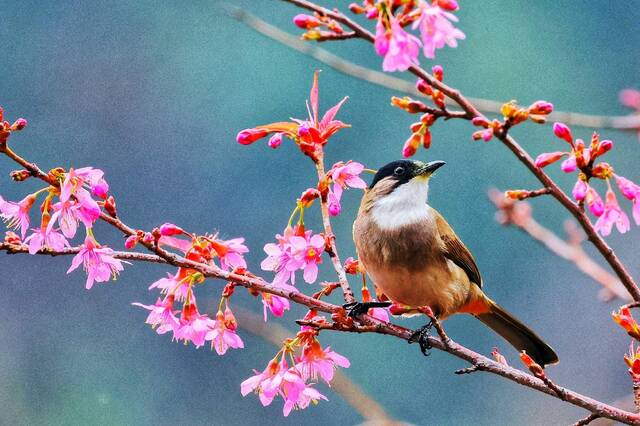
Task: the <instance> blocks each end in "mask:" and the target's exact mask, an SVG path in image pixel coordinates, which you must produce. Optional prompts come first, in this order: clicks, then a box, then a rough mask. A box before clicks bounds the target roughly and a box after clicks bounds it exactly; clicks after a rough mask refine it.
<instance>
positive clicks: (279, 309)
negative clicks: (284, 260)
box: [260, 284, 295, 322]
mask: <svg viewBox="0 0 640 426" xmlns="http://www.w3.org/2000/svg"><path fill="white" fill-rule="evenodd" d="M282 286H285V287H288V288H290V289H291V290H295V287H293V286H289V285H287V284H280V285H279V287H282ZM260 294H261V295H262V305H263V306H264V309H263V311H264V322H267V311H271V313H272V314H273V316H274V317H281V316H283V315H284V311H288V310H289V309H290V307H291V305H290V303H289V299H287V298H284V297H280V296H276V295H275V294H270V293H260Z"/></svg>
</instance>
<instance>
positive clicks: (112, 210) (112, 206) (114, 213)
mask: <svg viewBox="0 0 640 426" xmlns="http://www.w3.org/2000/svg"><path fill="white" fill-rule="evenodd" d="M104 209H105V210H106V211H107V213H109V215H110V216H111V217H118V210H117V208H116V199H115V198H113V195H111V196H110V197H109V198H107V199H106V200H105V202H104Z"/></svg>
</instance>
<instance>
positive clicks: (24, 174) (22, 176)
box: [9, 170, 31, 182]
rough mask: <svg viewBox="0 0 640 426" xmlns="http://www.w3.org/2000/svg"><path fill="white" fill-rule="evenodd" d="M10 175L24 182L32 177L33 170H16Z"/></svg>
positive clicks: (17, 180) (15, 179)
mask: <svg viewBox="0 0 640 426" xmlns="http://www.w3.org/2000/svg"><path fill="white" fill-rule="evenodd" d="M9 175H10V176H11V179H13V180H14V181H16V182H22V181H25V180H27V179H29V178H30V177H31V172H30V171H29V170H14V171H12V172H11V173H10V174H9Z"/></svg>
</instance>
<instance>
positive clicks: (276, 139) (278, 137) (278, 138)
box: [267, 132, 284, 149]
mask: <svg viewBox="0 0 640 426" xmlns="http://www.w3.org/2000/svg"><path fill="white" fill-rule="evenodd" d="M283 136H284V133H282V132H279V133H275V134H274V135H273V136H271V137H270V138H269V142H267V145H268V146H269V148H272V149H276V148H278V147H279V146H280V145H282V137H283Z"/></svg>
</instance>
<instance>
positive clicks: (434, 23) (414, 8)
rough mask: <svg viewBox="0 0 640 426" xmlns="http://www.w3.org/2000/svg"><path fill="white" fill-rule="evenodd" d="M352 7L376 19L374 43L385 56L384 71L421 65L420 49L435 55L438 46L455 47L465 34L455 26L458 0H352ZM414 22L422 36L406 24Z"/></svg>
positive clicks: (356, 11)
mask: <svg viewBox="0 0 640 426" xmlns="http://www.w3.org/2000/svg"><path fill="white" fill-rule="evenodd" d="M349 9H350V10H351V11H352V12H353V13H356V14H364V15H365V16H366V17H367V19H370V20H374V19H375V20H376V31H375V40H374V46H375V50H376V53H377V54H378V55H380V56H383V57H384V61H383V63H382V69H383V70H384V71H405V70H407V69H408V68H409V67H410V66H412V65H416V66H417V65H419V60H418V56H419V53H420V49H422V52H423V54H424V56H425V57H426V58H429V59H433V58H435V52H436V49H441V48H443V47H444V46H445V45H448V46H449V47H452V48H455V47H457V46H458V40H463V39H464V38H465V34H464V33H463V32H462V31H461V30H460V29H458V28H456V27H455V26H454V23H455V22H458V18H457V17H456V16H455V15H454V14H453V13H452V12H454V11H456V10H458V9H459V6H458V3H457V2H456V1H455V0H433V1H427V0H417V1H406V2H397V1H394V0H380V1H369V0H365V1H363V2H362V4H361V5H359V4H355V3H352V4H351V5H350V6H349ZM409 25H411V29H412V30H413V31H415V30H418V31H419V33H420V38H418V37H416V36H415V35H413V34H411V33H410V32H408V31H407V30H406V29H405V28H406V27H408V26H409Z"/></svg>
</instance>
